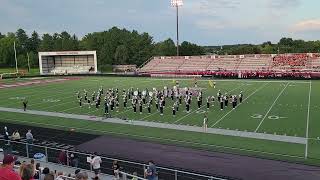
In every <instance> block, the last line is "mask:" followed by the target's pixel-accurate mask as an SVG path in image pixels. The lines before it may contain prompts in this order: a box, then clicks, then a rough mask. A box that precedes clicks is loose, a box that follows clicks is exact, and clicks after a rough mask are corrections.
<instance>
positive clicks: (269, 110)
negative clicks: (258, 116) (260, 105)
mask: <svg viewBox="0 0 320 180" xmlns="http://www.w3.org/2000/svg"><path fill="white" fill-rule="evenodd" d="M289 84H290V82H288V83H287V85H286V86H285V87H284V88H283V89H282V91H281V92H280V93H279V95H278V97H277V98H276V99H275V100H274V102H273V103H272V104H271V106H270V108H269V110H268V111H267V113H266V115H265V116H264V117H263V119H262V120H261V122H260V123H259V125H258V127H257V128H256V130H255V131H254V132H257V131H258V129H259V128H260V126H261V124H262V123H263V121H264V120H265V119H266V117H267V116H268V114H269V113H270V111H271V109H272V108H273V106H274V105H275V104H276V102H277V101H278V99H279V97H280V96H281V95H282V93H283V92H284V90H286V88H287V87H288V85H289Z"/></svg>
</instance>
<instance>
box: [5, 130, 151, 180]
mask: <svg viewBox="0 0 320 180" xmlns="http://www.w3.org/2000/svg"><path fill="white" fill-rule="evenodd" d="M3 129H4V133H3V135H0V136H1V137H2V138H3V140H2V141H3V142H4V145H5V146H7V147H10V148H9V149H10V150H11V151H12V150H13V148H14V147H17V146H18V145H20V144H21V145H22V147H23V146H24V147H26V148H27V153H29V156H30V157H34V158H36V154H37V153H36V154H34V153H35V149H36V148H37V146H36V144H34V142H36V141H35V139H34V137H33V134H32V133H31V130H28V131H27V133H26V134H25V136H21V135H20V133H19V131H18V130H14V132H13V133H12V134H11V135H10V133H9V130H8V128H7V127H6V126H5V127H4V128H3ZM24 143H26V144H24ZM3 150H4V149H3ZM3 152H4V158H3V161H2V163H0V164H2V165H1V167H0V180H20V178H21V179H22V180H67V179H68V177H69V178H70V179H76V180H77V179H79V180H85V179H83V178H82V179H81V178H80V176H81V177H87V178H88V175H86V174H85V173H80V174H79V175H78V173H79V172H80V169H78V168H79V166H80V163H82V164H85V163H89V164H90V166H91V168H92V170H93V172H94V177H92V179H99V175H100V173H101V169H102V166H100V165H101V164H102V159H101V157H100V156H99V155H98V154H97V153H93V154H91V155H89V154H88V155H87V157H88V156H91V157H90V158H91V161H90V162H88V159H86V162H80V161H83V158H82V159H81V158H80V157H79V154H77V152H76V151H73V150H70V151H66V150H63V149H61V150H60V153H58V154H57V157H56V161H54V162H56V163H58V164H60V165H65V166H66V167H73V168H74V169H77V170H76V171H75V173H66V172H61V171H58V172H57V171H55V170H54V171H52V170H50V169H49V168H48V167H41V165H40V161H41V160H40V159H39V160H38V159H36V160H34V159H31V161H30V162H25V161H23V162H20V161H17V158H16V156H14V155H11V154H12V152H13V151H12V152H8V151H5V150H4V151H3ZM15 152H16V153H17V151H15ZM47 158H49V157H47ZM36 161H39V162H36ZM150 163H151V164H149V167H148V169H147V171H146V172H145V174H144V177H145V178H148V177H150V176H154V174H155V171H156V170H154V171H151V170H152V169H149V168H150V167H151V168H152V167H153V168H155V166H154V163H153V162H152V161H150ZM14 166H15V167H16V166H19V168H18V169H17V170H16V175H18V176H16V178H17V179H14V178H9V179H8V177H7V173H9V174H10V172H11V171H12V169H13V167H14ZM104 168H105V167H104ZM110 169H111V170H112V173H113V176H114V180H118V179H120V170H121V173H122V174H123V173H124V174H126V176H129V177H132V178H128V179H133V180H138V176H137V173H136V172H133V174H127V173H125V172H122V171H123V170H124V169H123V168H122V167H121V166H120V165H119V163H118V161H116V160H115V161H114V162H113V163H112V166H111V167H110ZM4 172H6V173H4ZM150 172H151V174H150ZM9 176H10V175H9ZM13 176H14V175H13ZM139 179H141V178H139ZM148 179H150V178H148Z"/></svg>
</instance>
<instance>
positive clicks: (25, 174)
mask: <svg viewBox="0 0 320 180" xmlns="http://www.w3.org/2000/svg"><path fill="white" fill-rule="evenodd" d="M20 176H21V179H22V180H34V179H33V176H34V165H33V164H27V165H21V166H20Z"/></svg>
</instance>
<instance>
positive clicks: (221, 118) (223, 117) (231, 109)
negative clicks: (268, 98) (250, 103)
mask: <svg viewBox="0 0 320 180" xmlns="http://www.w3.org/2000/svg"><path fill="white" fill-rule="evenodd" d="M267 84H269V83H266V84H264V85H262V86H261V87H259V88H257V89H256V90H255V91H254V92H253V93H251V94H250V95H249V96H248V97H247V98H245V99H244V100H243V102H244V101H246V100H247V99H249V98H250V97H251V96H252V95H254V94H255V93H256V92H258V91H259V90H260V89H262V88H264V87H265V86H266V85H267ZM243 102H242V103H241V104H243ZM241 104H239V105H238V106H237V107H236V108H235V109H237V108H238V107H239V106H240V105H241ZM235 109H231V110H230V111H229V112H228V113H227V114H225V115H224V116H222V117H221V118H220V119H219V120H218V121H217V122H215V123H214V124H213V125H212V126H210V127H214V126H215V125H217V124H218V123H219V122H220V121H222V120H223V119H224V118H225V117H226V116H228V115H229V114H230V113H231V112H232V111H234V110H235Z"/></svg>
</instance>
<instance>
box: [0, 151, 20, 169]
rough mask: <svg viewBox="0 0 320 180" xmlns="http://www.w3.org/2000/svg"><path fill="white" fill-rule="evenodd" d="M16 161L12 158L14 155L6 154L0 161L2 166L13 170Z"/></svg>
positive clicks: (14, 157)
mask: <svg viewBox="0 0 320 180" xmlns="http://www.w3.org/2000/svg"><path fill="white" fill-rule="evenodd" d="M16 160H17V157H16V156H14V155H11V154H7V155H5V156H4V157H3V160H2V164H3V165H4V166H10V167H12V168H13V166H14V164H15V162H16Z"/></svg>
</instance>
